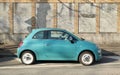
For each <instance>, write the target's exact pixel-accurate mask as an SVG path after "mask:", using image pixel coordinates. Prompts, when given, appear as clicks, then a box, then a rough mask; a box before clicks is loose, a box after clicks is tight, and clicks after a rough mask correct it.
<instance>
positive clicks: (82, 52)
mask: <svg viewBox="0 0 120 75" xmlns="http://www.w3.org/2000/svg"><path fill="white" fill-rule="evenodd" d="M83 52H90V53H91V54H92V55H93V57H94V61H95V59H96V58H95V54H94V52H93V51H91V50H83V51H81V52H80V53H79V55H78V57H77V61H79V56H80V55H81V54H82V53H83Z"/></svg>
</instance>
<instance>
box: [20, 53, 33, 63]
mask: <svg viewBox="0 0 120 75" xmlns="http://www.w3.org/2000/svg"><path fill="white" fill-rule="evenodd" d="M21 61H22V63H23V64H26V65H30V64H33V63H34V62H35V56H34V54H33V53H32V52H30V51H25V52H23V53H22V56H21Z"/></svg>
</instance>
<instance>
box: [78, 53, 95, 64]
mask: <svg viewBox="0 0 120 75" xmlns="http://www.w3.org/2000/svg"><path fill="white" fill-rule="evenodd" d="M79 62H80V63H82V64H83V65H85V66H89V65H91V64H93V62H94V56H93V54H92V53H91V52H89V51H85V52H82V53H81V54H80V56H79Z"/></svg>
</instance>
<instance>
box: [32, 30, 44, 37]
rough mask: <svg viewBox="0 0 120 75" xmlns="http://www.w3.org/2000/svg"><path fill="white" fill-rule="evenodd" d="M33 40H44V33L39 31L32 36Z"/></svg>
mask: <svg viewBox="0 0 120 75" xmlns="http://www.w3.org/2000/svg"><path fill="white" fill-rule="evenodd" d="M33 39H44V31H40V32H38V33H36V34H35V35H34V36H33Z"/></svg>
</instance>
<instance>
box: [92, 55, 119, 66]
mask: <svg viewBox="0 0 120 75" xmlns="http://www.w3.org/2000/svg"><path fill="white" fill-rule="evenodd" d="M118 60H119V59H117V58H116V57H111V56H107V57H106V56H103V57H102V59H101V60H100V61H97V62H95V64H93V65H97V64H107V63H114V62H117V61H118Z"/></svg>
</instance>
